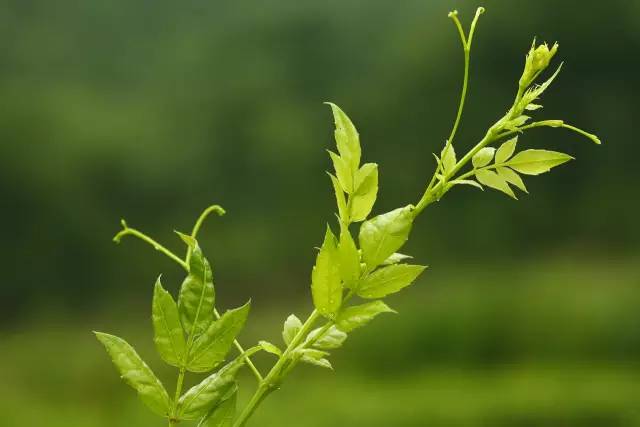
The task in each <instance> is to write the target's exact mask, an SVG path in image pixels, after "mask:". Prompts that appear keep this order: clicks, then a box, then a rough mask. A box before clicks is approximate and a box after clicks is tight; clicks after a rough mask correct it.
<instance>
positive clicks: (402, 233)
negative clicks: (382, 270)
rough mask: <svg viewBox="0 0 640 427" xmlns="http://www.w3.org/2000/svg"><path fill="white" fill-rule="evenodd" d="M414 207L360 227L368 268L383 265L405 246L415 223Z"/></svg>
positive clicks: (400, 209)
mask: <svg viewBox="0 0 640 427" xmlns="http://www.w3.org/2000/svg"><path fill="white" fill-rule="evenodd" d="M413 209H414V207H413V206H412V205H408V206H405V207H403V208H398V209H394V210H392V211H390V212H387V213H385V214H382V215H378V216H376V217H374V218H371V219H370V220H368V221H365V222H363V223H362V225H361V226H360V235H359V240H360V248H361V249H362V259H363V261H364V262H365V264H366V265H367V267H368V268H370V269H373V268H374V267H377V266H378V265H380V264H382V263H383V262H384V261H385V260H386V259H387V258H389V256H391V255H392V254H393V253H394V252H396V251H397V250H398V249H400V248H401V247H402V245H404V243H405V242H406V241H407V239H408V237H409V233H410V232H411V225H412V223H413V218H414V215H413Z"/></svg>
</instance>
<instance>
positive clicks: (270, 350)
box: [258, 341, 282, 356]
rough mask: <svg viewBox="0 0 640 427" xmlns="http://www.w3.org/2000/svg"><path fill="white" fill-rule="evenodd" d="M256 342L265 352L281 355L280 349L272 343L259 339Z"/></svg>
mask: <svg viewBox="0 0 640 427" xmlns="http://www.w3.org/2000/svg"><path fill="white" fill-rule="evenodd" d="M258 344H259V345H260V347H262V349H263V350H264V351H266V352H267V353H271V354H275V355H276V356H282V351H281V350H280V349H279V348H278V347H277V346H276V345H274V344H271V343H270V342H268V341H259V342H258Z"/></svg>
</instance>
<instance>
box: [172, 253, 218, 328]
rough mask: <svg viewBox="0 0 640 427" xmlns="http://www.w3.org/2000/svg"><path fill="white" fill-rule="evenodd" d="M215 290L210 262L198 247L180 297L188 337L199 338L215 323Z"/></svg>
mask: <svg viewBox="0 0 640 427" xmlns="http://www.w3.org/2000/svg"><path fill="white" fill-rule="evenodd" d="M214 304H215V289H214V287H213V274H212V272H211V266H210V265H209V261H207V259H206V258H205V257H204V255H203V254H202V250H201V249H200V246H198V245H196V246H195V247H194V249H193V253H192V254H191V258H190V261H189V274H188V275H187V277H186V278H185V279H184V282H182V287H181V288H180V295H179V297H178V311H179V312H180V320H181V321H182V326H183V327H184V330H185V331H186V333H187V336H191V337H193V338H197V337H198V336H200V334H202V333H203V332H204V331H205V330H206V329H207V327H208V326H209V324H210V323H211V322H212V321H213V307H214Z"/></svg>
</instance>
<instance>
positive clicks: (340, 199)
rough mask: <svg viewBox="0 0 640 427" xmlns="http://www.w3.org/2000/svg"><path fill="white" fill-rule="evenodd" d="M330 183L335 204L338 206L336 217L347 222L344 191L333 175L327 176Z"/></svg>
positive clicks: (347, 213) (347, 214) (347, 215)
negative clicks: (334, 196) (334, 195)
mask: <svg viewBox="0 0 640 427" xmlns="http://www.w3.org/2000/svg"><path fill="white" fill-rule="evenodd" d="M329 177H330V178H331V183H332V184H333V191H334V192H335V194H336V204H337V205H338V215H339V216H340V219H341V220H342V221H348V220H349V212H347V200H346V199H345V197H344V190H343V189H342V186H341V185H340V182H339V181H338V178H336V177H335V176H334V175H332V174H329Z"/></svg>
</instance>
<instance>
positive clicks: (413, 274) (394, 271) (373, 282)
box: [357, 264, 427, 298]
mask: <svg viewBox="0 0 640 427" xmlns="http://www.w3.org/2000/svg"><path fill="white" fill-rule="evenodd" d="M426 268H427V267H426V266H423V265H410V264H395V265H389V266H387V267H382V268H380V269H378V270H376V271H374V272H373V273H371V274H370V275H368V276H367V277H366V278H365V279H364V280H363V281H362V283H361V285H360V287H359V288H358V292H357V293H358V295H359V296H360V297H362V298H382V297H385V296H387V295H389V294H393V293H396V292H398V291H400V290H401V289H403V288H404V287H406V286H409V285H410V284H411V283H413V281H414V280H415V279H416V278H417V277H418V276H419V275H420V273H422V272H423V271H424V270H425V269H426Z"/></svg>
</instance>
